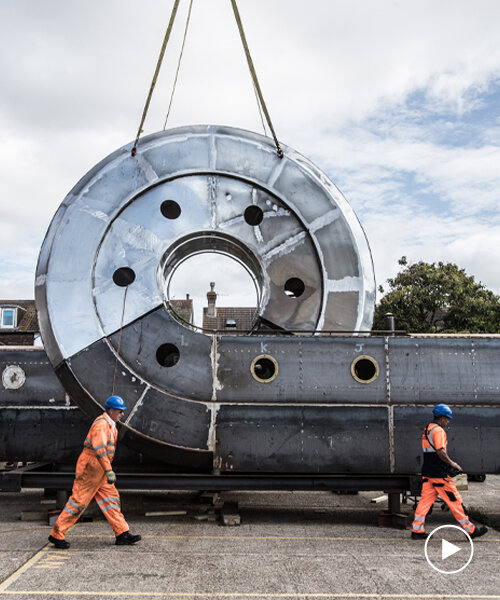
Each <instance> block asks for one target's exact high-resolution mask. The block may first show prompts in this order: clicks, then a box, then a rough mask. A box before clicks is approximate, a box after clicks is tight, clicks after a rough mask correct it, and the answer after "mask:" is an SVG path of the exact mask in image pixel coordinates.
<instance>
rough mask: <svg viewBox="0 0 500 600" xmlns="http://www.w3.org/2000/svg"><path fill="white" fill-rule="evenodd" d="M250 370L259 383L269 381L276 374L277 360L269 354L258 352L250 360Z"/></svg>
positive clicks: (274, 377)
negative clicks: (258, 353)
mask: <svg viewBox="0 0 500 600" xmlns="http://www.w3.org/2000/svg"><path fill="white" fill-rule="evenodd" d="M250 371H251V372H252V376H253V378H254V379H255V380H256V381H258V382H259V383H270V382H271V381H273V380H274V379H276V376H277V375H278V362H277V361H276V359H275V358H273V357H272V356H269V354H260V355H259V356H256V357H255V358H254V359H253V360H252V364H251V366H250Z"/></svg>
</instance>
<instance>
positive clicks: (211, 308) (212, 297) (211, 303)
mask: <svg viewBox="0 0 500 600" xmlns="http://www.w3.org/2000/svg"><path fill="white" fill-rule="evenodd" d="M214 287H215V282H213V281H211V282H210V291H209V292H207V300H208V309H207V317H216V316H217V309H216V308H215V301H216V300H217V294H216V293H215V292H214Z"/></svg>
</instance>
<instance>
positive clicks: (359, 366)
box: [351, 354, 380, 383]
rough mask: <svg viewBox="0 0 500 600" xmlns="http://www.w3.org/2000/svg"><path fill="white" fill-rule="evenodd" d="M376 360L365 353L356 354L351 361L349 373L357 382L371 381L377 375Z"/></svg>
mask: <svg viewBox="0 0 500 600" xmlns="http://www.w3.org/2000/svg"><path fill="white" fill-rule="evenodd" d="M379 372H380V369H379V366H378V362H377V361H376V360H375V359H374V358H373V357H372V356H367V355H365V354H363V355H361V356H357V357H356V358H355V359H354V360H353V361H352V363H351V375H352V376H353V378H354V379H355V380H356V381H357V382H358V383H371V382H372V381H375V379H377V377H378V375H379Z"/></svg>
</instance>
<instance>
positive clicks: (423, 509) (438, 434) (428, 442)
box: [411, 423, 475, 535]
mask: <svg viewBox="0 0 500 600" xmlns="http://www.w3.org/2000/svg"><path fill="white" fill-rule="evenodd" d="M447 444H448V441H447V438H446V432H445V430H444V429H443V428H442V427H440V426H439V425H438V424H437V423H429V425H427V427H426V428H425V430H424V433H423V434H422V450H423V453H424V463H423V465H422V496H421V498H420V502H419V503H418V506H417V508H416V510H415V517H414V520H413V524H412V528H411V529H412V531H414V532H416V533H425V517H426V515H427V513H428V512H429V510H430V508H431V506H432V505H433V504H434V502H435V501H436V499H437V497H438V496H440V497H441V498H442V499H443V500H444V502H445V503H446V504H447V505H448V507H449V509H450V510H451V512H452V514H453V516H454V517H455V519H456V520H457V521H458V524H459V525H460V527H462V528H463V529H465V531H466V532H467V533H468V534H469V535H470V534H471V533H473V532H474V529H475V527H474V524H473V523H471V522H470V521H469V517H468V516H467V514H466V513H465V508H464V505H463V504H462V497H461V496H460V494H459V492H458V490H457V486H456V485H455V482H454V481H453V479H452V478H451V477H450V476H449V475H448V465H447V464H446V463H445V462H444V461H442V460H441V459H440V458H439V456H438V454H437V452H436V449H437V450H441V449H443V450H446V446H447Z"/></svg>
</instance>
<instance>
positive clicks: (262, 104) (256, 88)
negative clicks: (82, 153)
mask: <svg viewBox="0 0 500 600" xmlns="http://www.w3.org/2000/svg"><path fill="white" fill-rule="evenodd" d="M179 2H180V0H175V1H174V5H173V7H172V13H171V15H170V20H169V23H168V26H167V30H166V32H165V37H164V39H163V44H162V47H161V51H160V55H159V57H158V62H157V63H156V69H155V72H154V75H153V80H152V81H151V86H150V88H149V93H148V97H147V99H146V103H145V105H144V109H143V111H142V118H141V122H140V124H139V128H138V129H137V136H136V138H135V142H134V146H133V147H132V150H131V154H132V156H135V155H136V153H137V144H138V143H139V138H140V136H141V133H142V128H143V125H144V121H145V120H146V115H147V113H148V109H149V104H150V102H151V98H152V96H153V91H154V89H155V86H156V81H157V79H158V75H159V73H160V69H161V65H162V62H163V57H164V55H165V50H166V48H167V44H168V40H169V39H170V33H171V31H172V27H173V24H174V21H175V17H176V14H177V9H178V8H179ZM192 4H193V0H190V4H189V11H188V16H187V21H186V27H185V30H184V39H183V42H182V48H181V52H180V56H179V62H178V64H177V71H176V74H175V80H174V84H173V89H172V94H171V96H170V103H169V106H168V111H167V116H166V118H165V123H164V126H163V129H165V128H166V126H167V120H168V117H169V114H170V109H171V107H172V100H173V97H174V92H175V87H176V84H177V77H178V75H179V69H180V64H181V59H182V53H183V51H184V45H185V42H186V36H187V30H188V26H189V20H190V17H191V8H192ZM231 5H232V7H233V12H234V18H235V19H236V24H237V26H238V31H239V33H240V38H241V43H242V44H243V49H244V51H245V56H246V59H247V63H248V68H249V70H250V75H251V77H252V83H253V87H254V92H255V95H256V97H257V106H258V108H259V113H260V116H261V120H262V124H263V125H264V133H266V128H265V124H264V120H263V119H262V112H263V113H264V115H265V117H266V121H267V124H268V126H269V129H270V131H271V134H272V136H273V139H274V143H275V145H276V150H277V153H278V156H279V157H280V158H283V150H282V148H281V145H280V143H279V141H278V138H277V136H276V132H275V131H274V127H273V124H272V122H271V117H270V116H269V111H268V110H267V106H266V103H265V101H264V96H263V95H262V90H261V88H260V85H259V80H258V79H257V73H256V71H255V67H254V64H253V61H252V57H251V55H250V50H249V48H248V43H247V40H246V36H245V32H244V30H243V24H242V22H241V17H240V13H239V10H238V6H237V4H236V0H231Z"/></svg>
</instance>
